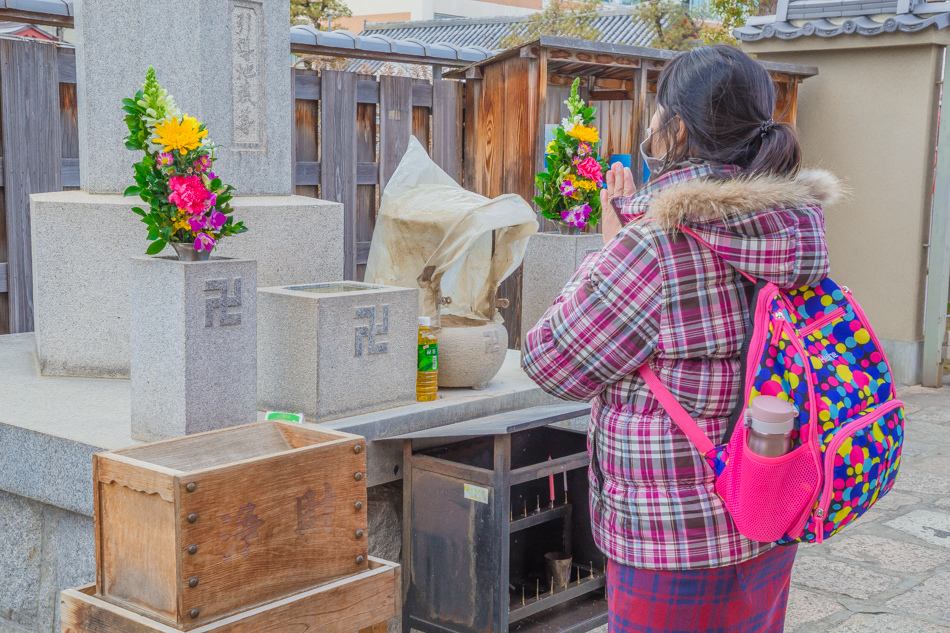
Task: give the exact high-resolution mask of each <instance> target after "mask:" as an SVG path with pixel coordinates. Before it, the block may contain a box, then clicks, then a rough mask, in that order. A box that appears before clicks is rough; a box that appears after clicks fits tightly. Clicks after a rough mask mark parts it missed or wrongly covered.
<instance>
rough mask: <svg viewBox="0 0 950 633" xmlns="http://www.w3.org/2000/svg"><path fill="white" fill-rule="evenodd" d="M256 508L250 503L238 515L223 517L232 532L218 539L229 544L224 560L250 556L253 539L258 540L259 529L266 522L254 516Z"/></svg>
mask: <svg viewBox="0 0 950 633" xmlns="http://www.w3.org/2000/svg"><path fill="white" fill-rule="evenodd" d="M255 507H256V506H255V505H254V504H253V503H249V504H247V505H246V506H242V507H241V508H240V509H239V510H238V511H237V513H236V514H225V515H224V516H222V517H221V520H222V521H223V522H224V524H225V525H226V526H227V527H228V529H230V530H231V531H230V532H227V533H226V534H222V535H221V536H219V537H218V538H219V539H221V540H222V541H223V542H225V543H227V544H228V549H227V550H226V551H225V552H224V556H223V558H224V560H230V559H231V557H233V556H235V555H237V554H240V555H241V556H244V557H247V555H248V554H250V552H251V539H256V538H258V536H259V535H258V533H257V528H259V527H261V526H262V525H264V521H263V520H262V519H261V518H260V517H259V516H257V515H256V514H254V508H255Z"/></svg>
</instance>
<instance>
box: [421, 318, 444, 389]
mask: <svg viewBox="0 0 950 633" xmlns="http://www.w3.org/2000/svg"><path fill="white" fill-rule="evenodd" d="M431 325H432V320H431V319H430V318H429V317H425V316H424V317H419V364H418V373H417V374H416V400H418V401H419V402H429V401H431V400H435V397H436V393H437V392H438V389H439V339H438V337H437V336H436V335H435V332H433V331H432V329H431Z"/></svg>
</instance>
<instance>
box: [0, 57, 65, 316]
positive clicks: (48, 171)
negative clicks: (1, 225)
mask: <svg viewBox="0 0 950 633" xmlns="http://www.w3.org/2000/svg"><path fill="white" fill-rule="evenodd" d="M56 58H57V48H56V47H55V46H53V45H51V44H45V43H44V44H40V43H38V42H31V41H22V40H0V112H2V115H0V116H2V119H3V122H2V128H3V156H4V161H3V182H4V195H3V201H4V209H5V216H6V227H5V228H6V238H7V249H6V250H7V270H8V283H7V287H8V295H9V296H8V316H7V317H6V318H4V317H0V331H3V329H4V321H6V324H7V327H8V329H9V332H11V333H17V332H30V331H32V330H33V272H32V263H31V262H32V250H31V246H30V194H32V193H45V192H49V191H60V190H62V188H63V183H62V171H63V155H62V154H63V148H62V132H61V123H60V107H59V71H58V66H57V60H56ZM0 255H2V253H0Z"/></svg>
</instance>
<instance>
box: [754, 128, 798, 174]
mask: <svg viewBox="0 0 950 633" xmlns="http://www.w3.org/2000/svg"><path fill="white" fill-rule="evenodd" d="M759 138H760V141H759V150H758V151H757V152H756V153H755V158H753V159H752V162H751V163H750V164H749V166H748V168H747V170H748V171H749V172H751V173H754V174H780V175H789V174H795V173H797V172H798V170H799V169H800V168H801V165H802V148H801V145H800V144H799V143H798V131H797V130H796V129H795V127H794V126H792V125H789V124H788V123H775V124H774V125H773V126H772V128H771V129H770V130H768V131H767V132H763V133H760V136H759Z"/></svg>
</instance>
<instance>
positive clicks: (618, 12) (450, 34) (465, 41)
mask: <svg viewBox="0 0 950 633" xmlns="http://www.w3.org/2000/svg"><path fill="white" fill-rule="evenodd" d="M632 12H633V9H632V8H626V7H625V8H619V9H604V10H602V11H601V12H600V14H599V15H598V17H597V19H596V20H594V22H593V26H594V28H596V29H597V30H598V31H600V34H601V36H600V37H599V38H598V41H601V42H609V43H613V44H629V45H632V46H649V45H650V42H651V36H650V31H649V28H648V27H647V25H646V24H644V23H643V22H642V21H639V20H634V19H633V18H632V16H631V13H632ZM527 20H528V18H527V17H499V18H452V19H446V20H426V21H416V22H367V23H366V26H365V28H364V29H363V32H362V33H361V35H385V36H387V37H391V38H394V39H406V38H411V39H415V40H419V41H421V42H428V43H433V44H434V43H437V42H438V43H447V44H454V45H456V46H480V47H483V48H487V49H489V50H493V51H498V50H501V49H502V48H504V47H503V46H502V45H501V40H502V39H504V37H505V36H506V35H508V34H509V33H510V32H511V27H512V26H513V25H524V26H527Z"/></svg>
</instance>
